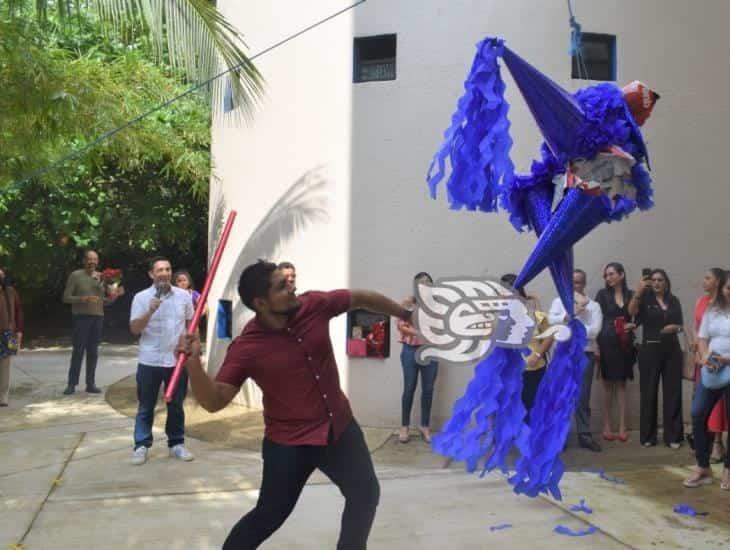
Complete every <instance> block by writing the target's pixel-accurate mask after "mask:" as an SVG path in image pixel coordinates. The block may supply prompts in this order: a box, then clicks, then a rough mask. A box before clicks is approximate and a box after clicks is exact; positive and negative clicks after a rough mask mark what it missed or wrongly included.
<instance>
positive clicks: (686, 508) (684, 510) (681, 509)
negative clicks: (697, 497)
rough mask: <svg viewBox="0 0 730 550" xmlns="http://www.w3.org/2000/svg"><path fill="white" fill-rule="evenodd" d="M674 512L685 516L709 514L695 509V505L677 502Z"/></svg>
mask: <svg viewBox="0 0 730 550" xmlns="http://www.w3.org/2000/svg"><path fill="white" fill-rule="evenodd" d="M674 512H675V513H677V514H682V515H684V516H690V517H693V518H694V517H697V516H707V515H709V512H698V511H697V510H695V508H694V507H693V506H690V505H689V504H677V505H676V506H675V507H674Z"/></svg>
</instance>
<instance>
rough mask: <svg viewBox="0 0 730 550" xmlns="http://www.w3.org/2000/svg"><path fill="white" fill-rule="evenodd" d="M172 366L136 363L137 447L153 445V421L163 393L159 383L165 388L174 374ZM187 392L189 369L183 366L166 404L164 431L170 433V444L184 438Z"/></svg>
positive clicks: (135, 431) (179, 441) (168, 443)
mask: <svg viewBox="0 0 730 550" xmlns="http://www.w3.org/2000/svg"><path fill="white" fill-rule="evenodd" d="M173 370H174V369H173V368H171V367H152V366H150V365H143V364H142V363H139V364H138V365H137V400H138V401H139V407H138V408H137V417H136V418H135V420H134V448H135V449H136V448H137V447H141V446H144V447H147V448H149V447H152V423H153V422H154V420H155V405H157V397H158V396H159V394H160V386H161V385H162V384H163V383H164V384H165V388H167V384H168V383H169V382H170V378H171V377H172V371H173ZM187 392H188V373H187V371H185V370H183V372H182V376H180V382H179V383H178V385H177V389H176V390H175V395H174V396H173V399H172V401H170V402H169V403H168V404H167V422H165V433H166V434H167V446H168V447H174V446H175V445H178V444H181V443H184V442H185V411H184V410H183V401H184V400H185V395H186V394H187Z"/></svg>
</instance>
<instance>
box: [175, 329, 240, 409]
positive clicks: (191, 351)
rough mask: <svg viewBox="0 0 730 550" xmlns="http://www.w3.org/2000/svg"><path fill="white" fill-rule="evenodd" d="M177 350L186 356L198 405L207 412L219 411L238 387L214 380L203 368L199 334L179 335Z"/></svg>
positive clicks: (235, 392)
mask: <svg viewBox="0 0 730 550" xmlns="http://www.w3.org/2000/svg"><path fill="white" fill-rule="evenodd" d="M177 351H178V352H184V353H186V354H187V356H188V360H187V361H186V363H185V369H186V370H187V371H188V377H189V378H190V387H191V388H192V390H193V395H194V396H195V399H196V400H197V402H198V403H200V406H201V407H203V408H204V409H205V410H206V411H208V412H216V411H219V410H221V409H223V408H225V407H226V405H228V404H229V403H230V402H231V401H232V400H233V398H234V397H235V396H236V394H237V393H238V388H237V387H236V386H232V385H230V384H225V383H223V382H216V381H215V380H213V379H212V378H211V377H210V376H208V373H207V372H205V370H204V369H203V364H202V362H201V361H200V335H199V334H195V335H188V334H185V335H183V336H181V337H180V343H179V344H178V348H177Z"/></svg>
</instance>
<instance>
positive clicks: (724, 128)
mask: <svg viewBox="0 0 730 550" xmlns="http://www.w3.org/2000/svg"><path fill="white" fill-rule="evenodd" d="M221 4H222V8H223V10H224V11H225V12H226V13H227V14H229V15H230V16H231V17H232V18H233V20H234V21H235V22H236V24H237V25H238V26H239V27H240V28H241V29H243V30H244V31H245V34H246V38H247V41H248V42H249V45H250V46H251V51H252V52H256V51H258V50H260V49H262V48H264V47H266V46H268V45H270V44H272V43H274V42H276V41H277V40H278V39H280V38H281V37H283V36H285V35H287V34H289V33H291V32H293V31H295V30H297V29H298V28H300V27H303V26H306V25H307V24H309V23H310V22H313V21H315V20H317V19H319V18H321V17H323V16H325V15H327V14H329V13H331V12H333V11H336V10H337V9H339V8H341V7H343V6H344V5H345V3H344V2H339V1H330V0H327V1H323V0H320V1H318V2H306V3H305V2H296V1H294V0H290V1H284V0H276V1H270V2H265V3H264V2H252V1H243V2H241V1H235V2H234V1H233V0H227V1H224V2H221ZM701 5H702V8H701V9H699V8H698V4H697V3H692V2H686V1H684V0H642V1H641V2H636V1H629V0H615V1H612V2H605V1H600V0H583V1H581V2H579V3H578V5H577V9H578V12H577V16H578V19H579V21H580V22H581V23H582V24H583V29H584V31H587V32H607V33H612V34H616V36H617V43H618V81H619V82H620V83H624V82H629V81H631V80H635V79H641V80H643V81H645V82H647V83H648V84H650V85H651V86H652V87H653V88H655V89H656V90H657V91H659V93H660V94H661V96H662V99H661V100H660V102H659V104H658V105H657V108H656V110H655V113H654V115H653V116H652V118H651V119H650V121H649V122H648V123H647V125H646V129H645V138H646V140H647V142H648V144H649V147H650V152H651V158H652V165H653V169H654V170H653V177H654V179H655V190H656V202H657V206H656V207H655V208H654V209H653V210H652V211H650V212H648V213H642V214H635V215H634V216H632V218H631V219H630V220H628V221H625V222H622V223H620V224H612V225H605V226H603V227H601V228H599V229H598V230H596V231H594V232H593V233H592V234H591V235H589V236H588V237H587V238H586V239H584V241H582V242H581V243H580V244H579V245H578V246H577V247H576V250H575V252H576V264H577V265H578V266H580V267H582V268H583V269H585V270H586V271H587V272H588V275H589V289H590V291H591V293H595V291H596V290H597V289H598V288H599V285H600V284H601V281H600V273H601V267H602V265H603V264H605V263H606V262H608V261H611V260H620V261H622V262H623V263H624V264H625V265H626V267H627V269H628V271H629V276H630V278H631V279H632V284H633V279H635V278H636V276H637V275H638V274H639V272H640V269H641V268H642V267H645V266H651V267H659V266H661V267H664V268H666V269H667V270H668V271H669V274H670V276H671V277H672V282H673V285H674V288H675V290H676V292H677V294H678V295H679V297H680V299H681V300H682V303H683V305H684V307H685V314H686V315H687V316H689V315H690V314H691V306H692V303H693V301H694V299H695V298H696V296H697V294H698V293H699V291H700V289H699V279H700V277H701V273H702V271H703V269H704V268H705V267H709V266H712V265H716V264H719V265H721V266H722V265H728V266H730V259H729V258H728V257H727V255H726V253H725V245H726V242H727V238H728V229H727V224H726V223H724V221H723V220H724V214H725V210H726V208H727V204H728V199H727V197H726V193H725V189H726V188H727V184H728V181H727V176H726V174H725V170H724V169H723V162H722V161H723V158H724V155H723V153H724V149H725V148H726V144H727V143H728V142H730V139H729V138H730V105H729V103H730V100H729V99H728V98H730V76H729V73H728V71H727V59H728V54H729V53H730V51H729V50H730V47H729V44H730V43H729V42H728V39H727V38H726V37H725V36H726V34H725V26H726V22H727V21H728V18H729V17H730V2H726V1H724V0H705V1H703V2H702V3H701ZM391 32H395V33H397V35H398V52H397V80H395V81H392V82H376V83H365V84H352V37H353V36H367V35H374V34H383V33H391ZM486 35H498V36H501V37H504V38H505V39H506V40H507V41H508V43H509V45H510V47H511V48H512V49H514V50H515V51H516V52H518V53H519V54H520V55H522V56H523V57H524V58H525V59H527V60H528V61H529V62H531V63H532V64H534V65H535V66H537V67H538V68H540V69H541V70H543V71H544V72H546V73H547V74H549V75H550V76H551V77H552V78H553V79H555V80H556V81H557V82H559V83H561V84H562V85H564V86H565V87H566V88H568V89H569V90H575V89H577V88H578V87H580V86H581V85H583V84H585V82H581V81H572V80H571V79H570V59H569V56H568V54H567V45H568V38H569V29H568V16H567V13H566V6H565V2H564V1H562V0H544V1H536V0H512V1H510V2H505V1H496V0H492V1H489V0H479V1H475V0H474V1H466V0H450V1H448V2H447V1H446V0H395V1H385V0H369V1H368V2H366V3H365V4H364V5H362V6H360V7H358V8H357V9H355V10H354V11H352V12H349V13H348V14H346V15H344V16H341V17H340V18H338V19H337V20H335V21H332V22H329V23H327V24H326V25H325V26H323V27H320V28H319V29H316V30H314V31H312V32H310V33H308V34H307V35H305V36H303V37H301V38H299V39H297V40H296V41H294V42H292V43H290V44H287V45H285V46H284V47H282V48H280V49H278V50H276V51H274V52H271V53H270V54H267V55H266V56H263V57H262V58H261V59H260V60H258V61H257V63H258V65H259V67H260V69H261V70H262V72H263V73H264V75H265V77H266V78H267V81H268V86H267V90H268V94H267V98H266V101H265V102H264V104H263V105H262V106H261V108H260V109H259V110H258V111H257V113H256V118H255V120H254V122H253V123H252V124H250V125H247V126H245V127H235V126H232V125H230V124H229V123H227V122H221V121H218V122H216V125H215V128H214V134H213V138H214V157H215V170H216V175H217V177H218V179H217V180H213V186H212V187H213V191H214V193H213V199H212V202H211V217H212V219H213V220H214V219H215V211H216V205H217V204H218V198H217V197H223V198H224V200H225V204H224V209H229V208H236V209H238V211H239V214H240V218H239V222H238V224H237V227H236V231H235V233H234V237H235V238H234V239H232V243H231V246H230V247H229V248H231V249H232V250H229V251H228V252H227V254H226V260H225V261H224V265H223V266H222V271H223V274H226V275H228V274H230V277H228V278H226V277H223V276H221V277H219V278H218V281H217V286H216V288H215V289H214V294H215V295H216V296H218V295H223V294H227V295H231V296H233V295H235V279H236V277H237V275H238V272H240V267H241V266H242V265H245V264H246V263H248V262H249V261H252V260H253V259H255V258H256V257H258V256H268V257H271V258H272V259H275V260H280V259H287V260H291V261H293V262H294V263H295V264H296V265H297V266H298V268H299V278H300V285H299V286H300V288H302V289H307V288H325V289H326V288H334V287H341V286H347V287H353V288H372V289H376V290H379V291H382V292H384V293H385V294H388V295H390V296H392V297H395V298H400V297H402V296H404V295H405V294H406V293H408V291H409V283H410V278H411V276H412V274H413V273H415V272H416V271H420V270H427V271H429V272H431V273H432V274H433V275H434V276H436V277H439V276H447V275H460V274H484V273H490V274H492V275H499V274H501V273H503V272H505V271H517V270H519V268H520V266H521V264H522V262H523V261H524V259H525V258H526V256H527V254H528V253H529V251H530V249H531V247H532V245H533V244H534V242H535V238H534V235H532V234H519V235H518V234H516V233H515V232H514V230H513V229H512V228H511V226H510V225H509V222H508V220H507V217H506V215H505V214H503V213H501V214H496V215H495V214H490V215H485V214H482V213H467V212H453V211H451V210H449V209H448V206H447V204H446V201H445V198H443V195H442V196H441V197H440V199H439V200H438V201H432V200H431V199H429V198H428V196H427V189H426V185H425V172H426V169H427V167H428V164H429V161H430V157H431V155H432V154H433V152H434V151H435V150H436V148H437V146H438V144H439V141H440V138H441V134H442V132H443V130H444V129H445V127H446V125H447V124H448V122H449V119H450V115H451V113H452V111H453V109H454V106H455V104H456V100H457V98H458V96H459V95H460V93H461V91H462V83H463V80H464V77H465V75H466V72H467V71H468V69H469V66H470V63H471V60H472V57H473V53H474V45H475V44H476V42H477V41H479V40H480V39H481V38H482V37H484V36H486ZM507 84H508V98H509V100H510V102H511V104H512V108H511V111H510V119H511V121H512V136H513V139H514V141H515V146H514V148H513V158H514V159H515V161H516V163H517V165H518V168H520V169H525V168H527V167H528V165H529V160H530V159H531V158H532V157H533V156H534V155H536V154H537V151H538V146H539V142H540V137H539V135H538V133H537V131H536V129H535V126H534V123H533V122H532V120H531V118H530V116H529V113H528V111H527V109H526V107H525V106H524V104H523V103H522V101H521V99H520V97H519V95H518V93H517V92H516V90H515V88H514V86H513V85H512V83H511V81H510V80H509V77H507ZM312 171H314V172H312ZM305 174H308V175H307V176H306V177H305V180H306V181H310V182H311V181H312V180H317V181H326V182H327V186H328V187H327V190H326V191H321V190H319V191H317V192H314V191H307V192H305V194H304V196H303V197H300V200H299V203H297V202H296V201H291V200H285V201H283V204H285V205H286V209H285V211H283V215H279V216H277V215H274V216H273V218H275V219H277V220H278V219H280V218H281V220H280V221H281V225H280V226H276V227H274V228H272V229H271V231H270V232H269V233H265V235H264V236H259V237H257V238H256V239H254V241H255V242H254V243H251V242H250V237H251V233H252V232H253V231H254V229H255V228H256V227H257V225H258V224H259V223H260V222H261V220H262V219H264V218H266V213H267V212H268V211H269V210H270V209H271V208H274V207H275V205H277V204H278V205H280V206H281V205H282V201H281V197H282V195H284V193H285V192H286V190H287V189H289V188H290V187H291V186H292V185H294V183H295V182H296V181H297V180H300V178H302V176H303V175H305ZM302 185H303V184H301V183H300V185H299V187H302ZM313 185H314V187H315V188H316V184H313ZM305 187H306V185H305ZM317 189H319V188H317ZM322 195H324V196H326V198H327V199H328V200H327V203H326V204H324V205H323V204H320V202H321V201H319V199H318V198H317V199H315V198H313V197H320V198H321V196H322ZM310 199H311V200H310ZM292 202H294V203H296V204H299V206H300V208H296V207H294V206H292ZM310 202H314V203H317V204H318V205H319V206H317V208H319V209H320V210H317V212H318V213H317V215H312V213H311V212H312V211H311V208H309V209H308V207H310V206H311V205H310V204H309V203H310ZM300 203H301V204H300ZM315 210H316V208H315ZM297 212H299V217H298V218H297V219H298V220H299V221H301V222H302V224H301V225H300V226H298V227H297V228H296V229H295V230H291V227H293V226H292V225H291V223H289V225H287V215H286V214H287V213H289V214H291V215H294V214H295V213H297ZM301 212H306V213H309V215H306V214H302V213H301ZM280 214H282V213H281V212H280ZM271 217H272V216H269V218H271ZM213 225H215V224H213ZM282 227H283V228H284V231H283V233H284V235H285V238H284V239H282V240H281V242H279V239H278V236H277V237H273V236H276V235H278V234H281V233H282V231H280V229H281V228H282ZM277 228H278V229H277ZM272 235H273V236H272ZM530 290H531V291H532V292H533V293H537V294H538V295H539V296H540V297H541V298H542V300H543V302H544V303H545V304H546V305H547V304H549V302H550V300H551V299H552V297H553V295H554V292H553V290H552V287H551V286H550V281H549V279H548V278H547V277H545V276H541V277H540V278H539V279H538V280H537V281H535V283H534V284H533V285H531V289H530ZM214 297H215V296H214ZM237 313H238V319H239V320H238V322H237V324H236V327H235V328H234V331H237V330H240V327H241V326H242V324H241V323H242V319H243V317H242V311H241V309H240V308H238V311H237ZM394 328H395V327H394V326H393V329H394ZM394 332H395V331H394ZM332 336H333V342H334V344H335V348H336V350H337V354H338V362H339V365H340V369H341V373H342V375H343V381H344V384H345V387H346V389H347V392H348V394H349V396H350V398H351V400H352V403H353V407H354V409H355V412H356V414H357V415H358V417H359V418H360V419H361V420H362V421H363V422H364V423H366V424H370V425H396V424H397V423H398V422H399V420H398V419H399V409H400V392H401V388H402V375H401V369H400V365H399V360H398V354H399V345H398V344H397V343H396V342H395V338H394V340H393V342H392V344H393V345H392V350H393V352H392V356H391V357H390V358H389V359H388V360H385V361H376V360H364V359H352V360H348V359H347V358H346V357H345V356H344V323H343V320H338V322H336V323H333V325H332ZM394 336H395V335H394ZM224 349H225V346H224V345H222V344H219V345H217V346H214V352H213V353H212V356H211V366H212V369H213V370H215V369H216V368H217V364H218V363H219V361H220V358H221V356H222V353H223V352H224ZM470 377H471V369H469V368H464V367H453V366H443V367H442V368H441V370H440V373H439V379H438V382H437V393H436V397H435V403H434V417H435V423H437V424H438V423H440V422H441V421H443V420H444V419H445V418H447V417H448V414H449V412H450V408H451V405H452V403H453V401H454V400H455V399H456V398H457V397H458V396H459V395H460V394H461V392H462V391H463V389H464V387H465V385H466V383H467V381H468V380H469V378H470ZM637 386H638V384H637V383H634V384H632V385H631V387H630V392H631V403H632V413H633V414H632V417H634V418H636V417H637V414H638V402H637V393H638V387H637ZM598 396H599V392H598V388H596V390H594V403H595V405H596V406H595V407H594V419H595V420H596V421H597V420H598V418H597V413H598V407H597V404H598V401H597V400H595V399H596V398H597V397H598ZM255 397H256V396H255V395H249V402H253V401H255ZM416 403H417V400H416ZM414 414H416V415H417V407H414ZM413 420H414V422H417V421H418V417H417V416H415V417H414V419H413ZM634 426H636V422H634Z"/></svg>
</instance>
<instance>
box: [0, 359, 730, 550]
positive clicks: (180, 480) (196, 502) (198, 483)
mask: <svg viewBox="0 0 730 550" xmlns="http://www.w3.org/2000/svg"><path fill="white" fill-rule="evenodd" d="M68 358H69V353H68V351H67V350H56V351H30V352H24V353H22V354H21V355H20V356H19V357H18V358H16V359H15V360H14V368H13V371H12V380H13V390H12V394H11V407H9V408H8V409H5V410H0V548H6V547H8V548H9V547H12V546H11V545H16V544H21V545H22V546H21V547H22V548H25V549H28V550H31V549H57V548H59V549H65V548H74V549H75V548H83V549H122V548H135V547H144V548H152V549H157V548H159V549H163V548H165V549H168V548H170V549H214V548H220V546H221V543H222V541H223V540H224V538H225V536H226V534H227V532H228V530H229V529H230V527H231V526H232V525H233V524H234V523H235V522H236V521H237V520H238V519H239V518H240V516H241V515H243V514H244V513H245V512H246V511H247V510H248V509H249V508H250V507H251V506H252V505H253V503H254V502H255V500H256V496H257V488H258V484H259V480H260V475H261V460H260V457H259V453H257V452H254V451H249V450H246V449H232V448H229V447H226V446H225V445H222V444H215V443H206V442H202V441H197V440H194V439H189V440H188V446H189V448H190V449H191V450H192V452H193V453H195V455H196V460H195V461H193V462H191V463H182V462H179V461H175V460H172V459H169V458H167V453H166V447H165V444H164V434H161V433H157V434H156V437H157V439H156V442H155V446H154V447H153V451H152V454H151V459H150V461H149V462H148V463H147V464H145V465H144V466H141V467H135V466H132V465H131V464H130V462H129V459H130V454H131V441H132V436H131V434H132V424H133V421H132V419H130V418H128V417H126V416H123V415H121V414H119V413H117V412H116V411H114V410H113V409H112V408H111V407H110V406H109V405H107V403H106V402H105V401H104V398H103V397H102V396H99V395H93V396H92V395H86V394H84V393H77V394H76V395H74V396H71V397H66V396H63V395H62V394H61V391H62V390H63V387H64V382H65V376H66V369H67V367H68ZM135 365H136V363H135V357H134V349H133V348H124V347H119V348H105V349H103V350H102V353H101V364H100V365H99V377H98V378H99V380H98V383H99V384H100V385H102V386H108V385H109V384H110V383H112V382H115V381H117V380H119V379H121V378H123V377H125V376H128V375H129V374H131V373H132V372H134V369H135ZM634 439H635V438H634ZM610 445H611V446H610V447H609V448H607V449H606V452H604V453H602V454H601V455H593V454H590V453H587V452H585V451H581V450H575V449H572V448H571V449H570V450H569V451H568V452H567V453H566V461H567V462H568V464H569V466H570V467H571V471H569V472H568V473H566V475H565V478H564V481H563V483H562V489H563V491H564V500H563V502H561V503H558V502H555V501H553V500H552V499H547V498H537V499H529V498H526V497H520V496H517V495H514V494H513V493H512V492H511V491H510V490H509V488H508V486H507V485H506V483H505V481H504V479H503V478H502V476H500V475H498V474H490V475H488V476H486V477H484V478H482V479H480V478H479V477H478V476H473V475H467V474H465V473H464V472H463V471H462V468H461V467H460V466H458V465H452V466H451V467H450V468H448V469H442V468H441V464H442V460H441V459H440V458H439V457H436V456H434V455H432V454H431V453H430V452H429V450H428V447H427V446H426V445H425V444H424V443H423V442H421V441H420V440H418V439H413V440H412V441H411V442H410V443H409V444H407V445H402V444H399V443H397V442H396V441H395V440H394V439H391V440H390V441H388V442H386V444H385V445H383V446H382V447H381V448H379V449H378V450H377V451H376V452H375V454H374V460H375V463H376V468H377V470H378V475H379V477H380V480H381V492H382V497H381V504H380V506H379V508H378V515H377V518H376V521H375V525H374V526H373V532H372V536H371V538H370V544H369V548H374V549H400V548H406V547H409V546H410V547H418V548H419V550H421V549H424V550H425V549H446V548H465V549H472V548H473V549H477V548H486V547H494V546H495V545H496V546H498V547H502V546H510V547H513V548H560V549H561V550H562V549H570V548H587V547H592V548H599V549H600V548H626V547H629V548H713V547H717V548H720V547H727V545H729V544H730V523H728V518H730V493H726V492H722V491H720V489H719V486H718V485H717V484H715V485H714V486H712V487H706V488H702V489H697V490H694V491H691V490H687V489H683V488H682V487H681V479H682V478H683V477H684V476H685V475H686V474H687V468H686V466H687V465H688V464H691V457H690V455H689V454H688V452H687V450H686V449H684V448H683V449H681V450H680V451H670V450H668V449H663V448H655V449H648V450H647V449H642V448H641V447H640V446H639V445H638V442H636V441H632V442H631V443H629V444H626V445H625V446H619V444H610ZM596 468H605V469H606V470H607V471H608V472H609V474H610V475H607V476H605V477H607V478H608V479H603V478H601V477H600V476H599V475H598V474H597V473H595V469H596ZM586 470H590V471H586ZM718 473H719V471H718ZM611 476H616V477H617V478H618V479H619V480H620V481H619V482H618V483H616V482H612V481H610V480H611V479H612V477H611ZM581 498H585V499H586V504H588V505H589V506H590V507H591V508H592V509H593V513H592V514H590V515H589V514H585V513H581V512H571V511H570V506H571V505H573V504H576V503H577V502H578V501H579V500H580V499H581ZM680 502H687V503H690V504H692V505H693V506H695V508H697V509H698V510H701V511H708V512H710V515H708V516H703V517H698V518H690V517H687V516H680V515H677V514H675V513H674V512H673V511H672V506H673V505H675V504H678V503H680ZM342 505H343V501H342V497H341V496H340V495H339V492H338V490H337V488H336V487H334V486H333V485H332V484H330V483H329V481H328V480H327V479H326V478H324V476H321V475H315V476H313V477H312V479H311V480H310V483H309V484H308V486H307V487H306V488H305V490H304V492H303V494H302V497H301V499H300V501H299V503H298V505H297V507H296V509H295V510H294V513H293V514H292V516H291V517H290V518H289V520H288V521H287V522H286V523H285V525H284V526H283V528H282V529H281V530H280V531H278V532H277V533H276V534H275V535H274V536H273V537H272V538H271V540H270V541H269V542H267V543H266V544H264V545H263V548H268V549H272V550H276V549H291V548H302V549H323V548H334V546H335V542H336V538H337V533H338V529H339V514H340V512H341V509H342ZM504 524H510V525H511V527H508V528H504V529H497V530H491V529H490V527H496V526H499V525H504ZM558 524H562V525H566V526H568V527H570V528H572V529H576V530H578V529H586V528H587V527H588V526H589V524H592V525H595V526H596V527H597V528H598V529H599V530H598V531H597V532H596V533H594V534H591V535H587V536H585V537H569V536H564V535H559V534H556V533H554V532H553V529H554V527H555V526H556V525H558ZM16 548H17V546H16Z"/></svg>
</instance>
